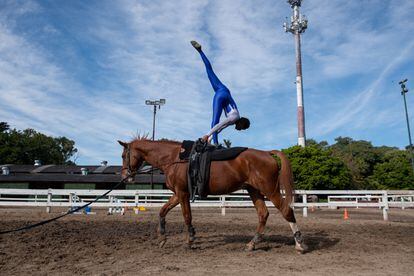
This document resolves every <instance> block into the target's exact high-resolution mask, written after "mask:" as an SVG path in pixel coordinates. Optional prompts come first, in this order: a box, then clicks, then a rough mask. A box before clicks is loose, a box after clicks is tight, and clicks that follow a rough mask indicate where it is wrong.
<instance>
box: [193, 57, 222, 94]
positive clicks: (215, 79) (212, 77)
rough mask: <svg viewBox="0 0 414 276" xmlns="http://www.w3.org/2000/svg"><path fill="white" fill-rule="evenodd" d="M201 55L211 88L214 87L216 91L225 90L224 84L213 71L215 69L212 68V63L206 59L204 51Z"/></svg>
mask: <svg viewBox="0 0 414 276" xmlns="http://www.w3.org/2000/svg"><path fill="white" fill-rule="evenodd" d="M199 53H200V55H201V59H202V60H203V62H204V65H205V66H206V71H207V76H208V79H209V80H210V83H211V86H212V87H213V89H214V91H217V90H219V89H220V88H225V86H224V84H223V83H222V82H221V81H220V80H219V78H218V77H217V75H216V74H215V73H214V71H213V67H212V66H211V63H210V61H209V60H208V58H207V57H206V55H205V54H204V53H203V51H199Z"/></svg>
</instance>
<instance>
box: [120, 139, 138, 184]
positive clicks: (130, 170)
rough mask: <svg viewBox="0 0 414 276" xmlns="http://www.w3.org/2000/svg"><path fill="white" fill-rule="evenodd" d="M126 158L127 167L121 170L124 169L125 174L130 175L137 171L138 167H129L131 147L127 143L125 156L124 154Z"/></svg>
mask: <svg viewBox="0 0 414 276" xmlns="http://www.w3.org/2000/svg"><path fill="white" fill-rule="evenodd" d="M126 158H127V168H123V170H125V169H126V170H127V176H128V177H130V176H133V175H135V174H136V173H137V171H138V169H136V170H134V171H133V170H132V168H131V147H130V145H129V144H128V147H127V156H126Z"/></svg>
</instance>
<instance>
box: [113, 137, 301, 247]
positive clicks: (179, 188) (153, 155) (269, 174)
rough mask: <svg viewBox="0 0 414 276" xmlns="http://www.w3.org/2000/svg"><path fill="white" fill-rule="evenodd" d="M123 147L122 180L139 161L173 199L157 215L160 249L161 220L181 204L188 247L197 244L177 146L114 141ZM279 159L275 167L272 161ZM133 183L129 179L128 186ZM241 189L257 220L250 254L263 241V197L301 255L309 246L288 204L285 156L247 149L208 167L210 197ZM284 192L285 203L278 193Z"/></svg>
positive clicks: (288, 173) (162, 239)
mask: <svg viewBox="0 0 414 276" xmlns="http://www.w3.org/2000/svg"><path fill="white" fill-rule="evenodd" d="M118 142H119V144H120V145H122V146H123V147H124V150H123V153H122V159H123V166H122V173H121V175H122V178H123V179H124V178H127V177H128V175H129V174H131V173H133V172H136V171H137V170H138V169H139V167H140V166H141V165H142V163H143V161H146V162H148V163H149V164H151V165H152V166H153V167H156V168H159V169H161V170H162V171H163V172H164V174H165V176H166V185H167V187H168V189H170V190H171V191H172V192H173V193H174V194H173V195H172V196H171V198H170V199H169V200H168V202H167V203H166V204H165V205H164V206H163V207H162V208H161V210H160V212H159V226H158V235H159V243H160V246H161V247H162V246H163V245H164V244H165V242H166V236H165V217H166V215H167V213H168V212H169V211H170V210H171V209H172V208H174V207H175V206H177V205H178V203H180V205H181V210H182V213H183V217H184V221H185V224H186V225H187V227H188V238H187V242H188V245H189V246H190V247H191V246H192V244H193V242H194V240H195V231H194V227H193V226H192V223H191V221H192V217H191V207H190V193H189V191H188V186H187V169H188V162H185V161H182V160H179V157H178V156H179V153H180V150H181V143H179V142H173V141H151V140H148V139H146V138H145V137H144V138H137V139H135V140H133V141H131V142H130V143H126V142H121V141H118ZM272 155H276V156H278V157H279V158H280V161H281V169H280V171H279V166H278V162H277V161H276V160H275V159H274V158H273V157H272ZM131 180H132V178H130V179H129V181H131ZM241 188H245V189H247V191H248V193H249V195H250V198H251V200H252V201H253V204H254V206H255V208H256V211H257V214H258V216H259V223H258V225H257V229H256V234H255V235H254V237H253V239H252V240H251V241H250V242H249V243H248V244H247V249H248V250H254V249H255V245H256V244H257V243H258V242H260V240H261V239H262V236H263V232H264V227H265V225H266V221H267V218H268V216H269V212H268V210H267V207H266V205H265V201H264V197H266V198H268V199H269V200H270V201H271V202H272V203H273V204H274V205H275V206H276V208H278V209H279V210H280V211H281V213H282V215H283V217H284V218H285V219H286V220H287V221H288V222H289V225H290V227H291V229H292V232H293V236H294V239H295V243H296V246H295V248H296V250H298V251H299V252H302V253H303V252H304V251H305V250H306V249H307V247H306V245H305V243H304V242H303V239H302V237H301V233H300V231H299V229H298V227H297V225H296V219H295V215H294V213H293V210H292V208H291V207H290V203H291V200H292V197H293V177H292V171H291V166H290V163H289V161H288V159H287V158H286V156H285V155H284V154H283V153H282V152H280V151H277V150H272V151H262V150H256V149H250V148H249V149H247V150H246V151H244V152H242V153H241V154H240V155H239V156H238V157H236V158H235V159H233V160H228V161H214V162H212V163H211V169H210V182H209V194H212V195H221V194H229V193H232V192H234V191H237V190H239V189H241ZM281 189H283V190H284V191H285V197H284V198H283V197H282V195H281V192H280V190H281Z"/></svg>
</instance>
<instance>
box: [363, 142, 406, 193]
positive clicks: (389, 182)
mask: <svg viewBox="0 0 414 276" xmlns="http://www.w3.org/2000/svg"><path fill="white" fill-rule="evenodd" d="M410 162H411V160H410V153H409V152H408V151H402V150H394V151H388V152H387V153H386V154H385V155H384V157H383V160H382V162H380V163H378V164H376V165H375V167H374V171H373V174H372V175H371V176H370V177H368V182H369V184H370V185H371V188H373V189H396V190H398V189H414V174H413V168H412V167H411V163H410Z"/></svg>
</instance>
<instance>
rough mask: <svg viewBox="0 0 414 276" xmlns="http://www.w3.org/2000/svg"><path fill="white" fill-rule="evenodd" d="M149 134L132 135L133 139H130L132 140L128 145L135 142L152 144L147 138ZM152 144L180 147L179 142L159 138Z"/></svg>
mask: <svg viewBox="0 0 414 276" xmlns="http://www.w3.org/2000/svg"><path fill="white" fill-rule="evenodd" d="M148 136H149V134H148V133H146V134H143V135H141V134H137V135H134V137H132V140H131V141H130V143H133V142H136V141H150V142H152V139H150V138H148ZM154 142H161V143H166V144H174V145H180V144H181V142H180V141H176V140H170V139H166V138H161V139H159V140H155V141H154Z"/></svg>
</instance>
